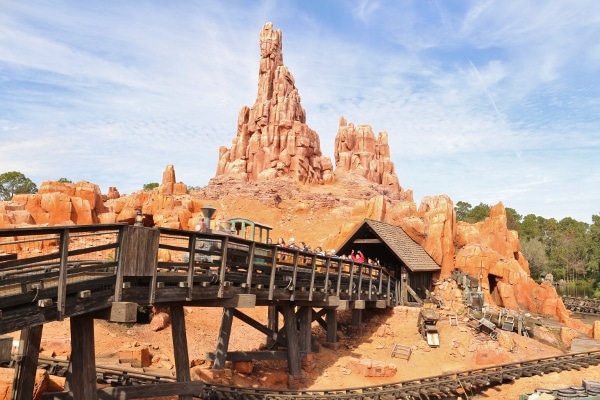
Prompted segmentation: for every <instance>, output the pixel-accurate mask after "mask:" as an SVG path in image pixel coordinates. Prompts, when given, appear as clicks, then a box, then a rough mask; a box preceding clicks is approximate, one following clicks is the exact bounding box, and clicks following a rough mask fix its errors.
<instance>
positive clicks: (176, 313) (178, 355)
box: [171, 305, 193, 400]
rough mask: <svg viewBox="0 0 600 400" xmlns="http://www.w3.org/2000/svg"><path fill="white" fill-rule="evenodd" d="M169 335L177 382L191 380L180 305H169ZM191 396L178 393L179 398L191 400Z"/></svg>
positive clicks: (183, 317)
mask: <svg viewBox="0 0 600 400" xmlns="http://www.w3.org/2000/svg"><path fill="white" fill-rule="evenodd" d="M171 336H173V352H174V353H175V373H176V374H177V382H191V381H192V378H191V376H190V360H189V356H188V346H187V335H186V333H185V313H184V312H183V306H181V305H177V306H171ZM192 398H193V397H192V396H189V395H179V399H180V400H192Z"/></svg>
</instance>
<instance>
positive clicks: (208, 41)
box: [0, 0, 600, 222]
mask: <svg viewBox="0 0 600 400" xmlns="http://www.w3.org/2000/svg"><path fill="white" fill-rule="evenodd" d="M266 22H273V24H274V27H275V29H280V30H281V31H282V32H283V60H284V63H285V64H286V66H287V67H288V68H289V69H290V71H291V72H292V74H293V75H294V77H295V79H296V87H298V90H299V94H300V96H301V99H302V106H303V107H304V108H305V110H306V114H307V124H308V125H309V126H310V127H311V128H312V129H314V130H315V131H317V133H318V134H319V136H320V138H321V147H322V150H323V153H324V154H325V155H328V156H330V157H332V158H333V144H334V138H335V135H336V133H337V128H338V123H339V118H340V116H344V117H345V118H346V119H347V120H348V121H349V122H353V123H354V124H369V125H371V126H372V127H373V130H374V132H375V133H376V134H377V133H378V132H379V131H386V132H387V133H388V134H389V142H390V147H391V153H392V161H394V163H395V167H396V173H397V175H398V177H399V179H400V184H401V186H402V187H403V188H404V189H412V190H413V192H414V197H415V201H416V202H417V204H418V203H419V202H420V201H421V198H422V197H424V196H432V195H438V194H447V195H449V196H450V197H451V198H452V199H453V200H454V202H455V203H456V202H458V201H461V200H462V201H467V202H469V203H471V204H472V205H473V206H475V205H477V204H479V203H485V204H489V205H494V204H496V203H497V202H499V201H502V202H503V203H504V205H505V206H507V207H511V208H514V209H515V210H517V212H519V213H520V214H522V215H527V214H536V215H540V216H543V217H545V218H556V219H559V220H560V219H562V218H564V217H573V218H575V219H577V220H579V221H585V222H591V216H592V215H593V214H600V83H599V82H600V79H599V78H598V76H599V75H600V40H598V38H599V37H600V1H596V0H589V1H585V0H575V1H569V2H567V1H545V0H544V1H528V0H523V1H516V0H502V1H466V0H465V1H463V0H460V1H459V0H456V1H453V0H448V1H445V0H438V1H428V0H414V1H402V0H390V1H384V0H381V1H352V0H330V1H316V0H315V1H309V0H304V1H301V0H298V1H291V0H289V1H286V0H282V1H251V0H239V1H236V0H231V1H209V0H204V1H168V2H166V1H149V0H148V1H135V2H134V1H129V2H124V1H112V0H108V1H101V2H98V1H58V0H55V1H37V0H32V1H9V0H0V173H2V172H7V171H19V172H22V173H23V174H25V175H26V176H27V177H29V178H30V179H31V180H33V181H34V182H35V183H36V184H37V185H38V186H39V185H40V184H41V183H42V182H43V181H44V180H57V179H59V178H63V177H64V178H67V179H70V180H72V181H74V182H76V181H79V180H87V181H90V182H93V183H96V184H98V185H99V186H100V188H101V189H102V191H103V192H104V193H106V192H107V190H108V187H109V186H116V187H117V188H118V189H119V191H120V192H121V193H122V194H124V193H132V192H134V191H137V190H139V189H141V187H142V186H143V184H145V183H150V182H160V181H161V179H162V172H163V171H164V169H165V167H166V166H167V165H169V164H173V165H174V166H175V171H176V175H177V180H178V181H182V182H185V183H186V184H188V185H193V186H205V185H206V184H207V183H208V181H209V179H211V178H212V177H214V175H215V172H216V165H217V157H218V149H219V146H227V147H229V146H230V145H231V140H232V139H233V138H234V136H235V133H236V124H237V115H238V112H239V110H240V109H241V108H242V107H243V106H245V105H247V106H251V105H252V104H253V103H254V100H255V98H256V91H257V84H258V66H259V64H258V62H259V56H260V53H259V44H258V34H259V32H260V29H261V27H262V26H263V24H264V23H266Z"/></svg>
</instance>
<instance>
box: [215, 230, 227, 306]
mask: <svg viewBox="0 0 600 400" xmlns="http://www.w3.org/2000/svg"><path fill="white" fill-rule="evenodd" d="M228 247H229V236H225V238H223V241H222V242H221V249H222V252H223V253H222V255H221V267H220V269H219V291H218V292H217V297H223V288H224V284H225V272H226V271H227V248H228Z"/></svg>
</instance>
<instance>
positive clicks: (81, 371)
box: [69, 315, 98, 400]
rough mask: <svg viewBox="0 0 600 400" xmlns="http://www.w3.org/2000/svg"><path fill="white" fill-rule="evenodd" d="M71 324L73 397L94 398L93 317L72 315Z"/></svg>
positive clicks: (71, 386)
mask: <svg viewBox="0 0 600 400" xmlns="http://www.w3.org/2000/svg"><path fill="white" fill-rule="evenodd" d="M70 325H71V363H72V364H73V373H72V375H71V378H72V379H71V382H70V386H69V387H70V388H71V389H72V390H73V398H75V399H86V400H87V399H89V400H95V399H97V398H98V392H97V389H96V356H95V352H94V319H93V318H91V317H89V316H88V315H81V316H77V317H72V318H71V320H70Z"/></svg>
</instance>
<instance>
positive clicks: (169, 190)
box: [0, 23, 600, 337]
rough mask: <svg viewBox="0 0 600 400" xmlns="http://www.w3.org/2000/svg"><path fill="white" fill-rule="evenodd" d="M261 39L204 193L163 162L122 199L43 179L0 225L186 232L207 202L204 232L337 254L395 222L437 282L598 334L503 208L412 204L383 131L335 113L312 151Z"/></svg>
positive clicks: (275, 44) (292, 90) (275, 33)
mask: <svg viewBox="0 0 600 400" xmlns="http://www.w3.org/2000/svg"><path fill="white" fill-rule="evenodd" d="M259 38H260V51H261V60H260V66H259V84H258V94H257V97H256V101H255V103H254V105H253V106H252V107H250V108H248V107H246V106H245V107H242V109H241V111H240V113H239V115H238V122H237V132H236V136H235V137H234V138H233V140H232V144H231V147H230V148H226V147H221V148H220V149H219V161H218V165H217V171H216V176H215V177H214V178H213V179H212V180H211V181H210V182H209V184H208V185H207V186H206V187H204V188H202V189H200V190H197V191H193V192H189V191H188V188H187V186H186V185H185V184H184V183H182V182H177V180H176V177H175V168H174V166H173V165H169V166H167V167H166V169H165V171H164V173H163V176H162V183H161V185H160V186H159V187H157V188H155V189H153V190H152V191H139V192H135V193H132V194H130V195H127V196H121V195H120V194H119V192H118V190H117V189H116V188H115V187H111V188H109V190H108V193H106V194H102V193H101V191H100V188H99V187H98V185H96V184H93V183H90V182H87V181H81V182H78V183H75V184H73V183H61V182H54V181H45V182H43V183H42V184H41V185H40V188H39V191H38V193H37V194H23V195H16V196H14V197H13V199H12V200H10V201H4V202H0V228H18V227H21V226H29V225H64V224H95V223H115V222H130V223H132V222H133V220H134V218H135V215H136V212H137V210H142V213H143V214H144V217H145V218H144V219H145V224H146V225H148V226H159V227H169V228H177V229H189V230H192V229H194V227H195V226H196V224H197V223H198V221H199V220H200V219H201V218H202V214H201V208H202V207H203V206H205V205H211V206H213V207H215V208H216V209H217V212H216V214H215V221H213V226H214V224H215V223H216V224H218V223H219V221H221V220H227V219H229V218H233V217H245V218H249V219H252V220H255V221H259V222H262V223H265V224H268V225H270V226H272V227H273V231H272V236H274V237H277V236H282V237H284V238H286V240H287V238H289V237H291V236H294V237H295V238H296V239H297V241H300V240H303V241H305V242H307V243H308V244H310V245H311V246H312V247H313V248H314V247H316V246H321V247H323V248H325V249H331V248H333V249H335V248H336V247H337V246H338V245H339V244H341V243H342V242H343V241H344V239H345V238H346V237H347V236H348V235H349V234H350V233H351V232H352V231H353V230H354V229H355V228H356V227H357V225H358V224H360V223H361V222H362V221H363V220H364V219H365V218H370V219H376V220H379V221H383V222H387V223H390V224H394V225H399V226H401V227H402V228H403V229H404V230H405V231H406V232H407V233H408V234H409V235H410V236H411V237H412V238H413V239H414V240H415V241H416V242H417V243H419V244H420V245H422V246H423V247H424V249H425V250H426V251H427V252H428V253H429V254H430V255H431V256H432V257H433V259H434V260H435V261H436V262H437V263H439V264H440V265H441V266H442V271H441V274H440V278H441V277H447V276H449V275H450V273H451V271H452V270H453V269H455V268H457V269H459V270H461V271H463V272H468V273H470V274H471V276H475V277H476V276H479V274H480V273H481V274H482V275H483V280H482V281H483V291H484V293H485V298H486V299H489V301H490V303H492V304H497V305H503V306H504V307H507V308H511V309H521V310H530V311H532V312H536V313H542V314H548V315H553V316H556V317H558V319H559V320H560V321H561V322H563V323H564V324H566V325H568V326H571V327H573V328H576V329H577V330H579V331H580V332H582V333H584V334H586V335H588V336H595V337H598V336H600V329H598V332H595V331H594V329H592V327H589V326H586V325H584V324H582V323H581V322H579V321H577V320H572V319H571V318H569V313H568V311H567V310H566V309H565V307H564V305H563V303H562V301H561V300H560V298H559V297H558V296H557V294H556V291H555V289H554V287H552V286H551V285H546V284H541V285H540V284H538V283H536V282H535V281H534V280H533V279H532V278H531V277H530V272H529V265H528V262H527V260H526V259H525V258H524V257H523V255H522V253H521V252H520V248H519V246H520V242H519V238H518V235H517V232H515V231H511V230H509V229H507V218H506V212H505V209H504V206H503V205H502V203H498V204H496V205H495V206H494V207H493V208H492V210H491V214H490V216H489V217H488V218H487V219H486V220H485V221H483V222H479V223H477V224H467V223H464V222H459V221H457V220H456V215H455V211H454V203H453V201H452V199H450V198H449V197H448V196H447V195H437V196H428V197H425V198H423V199H422V200H421V202H420V204H419V205H418V206H417V204H416V203H415V202H414V200H413V195H412V191H411V190H404V189H403V188H402V187H401V186H400V184H399V180H398V177H397V176H396V173H395V170H394V164H393V162H392V161H391V160H390V149H389V145H388V135H387V133H386V132H381V133H379V135H378V136H377V137H375V135H374V133H373V131H372V129H371V127H370V126H369V125H357V126H354V125H353V124H352V123H348V122H346V120H345V119H344V118H343V117H342V118H340V124H339V129H338V133H337V135H336V138H335V146H334V148H335V155H334V159H335V170H334V167H333V165H332V162H331V159H330V158H329V157H327V156H324V155H323V154H322V153H321V149H320V140H319V136H318V134H317V133H316V132H315V131H313V130H312V129H310V128H309V127H308V125H307V124H306V112H305V110H304V109H303V108H302V106H301V104H300V96H299V93H298V88H296V87H295V84H294V78H293V76H292V74H291V72H290V71H289V70H288V69H287V68H286V67H285V65H284V64H283V55H282V34H281V31H279V30H274V29H273V26H272V24H271V23H267V24H265V25H264V26H263V28H262V30H261V31H260V34H259ZM20 250H21V251H30V250H28V249H20ZM40 250H41V251H43V250H44V249H37V251H40ZM160 257H161V258H163V259H168V258H169V257H171V255H170V254H168V253H164V254H161V255H160Z"/></svg>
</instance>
